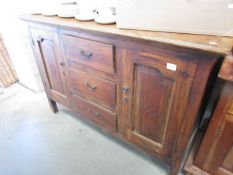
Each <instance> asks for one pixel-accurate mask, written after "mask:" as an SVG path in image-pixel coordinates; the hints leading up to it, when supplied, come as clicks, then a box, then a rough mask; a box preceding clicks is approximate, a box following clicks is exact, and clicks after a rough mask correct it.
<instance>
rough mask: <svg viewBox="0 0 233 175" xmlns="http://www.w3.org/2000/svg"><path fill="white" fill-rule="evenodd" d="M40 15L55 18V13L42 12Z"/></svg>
mask: <svg viewBox="0 0 233 175" xmlns="http://www.w3.org/2000/svg"><path fill="white" fill-rule="evenodd" d="M42 15H44V16H57V12H53V11H51V12H50V11H44V12H42Z"/></svg>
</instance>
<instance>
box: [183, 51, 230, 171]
mask: <svg viewBox="0 0 233 175" xmlns="http://www.w3.org/2000/svg"><path fill="white" fill-rule="evenodd" d="M219 78H221V79H223V80H224V81H225V82H224V87H223V91H222V93H221V96H220V99H219V101H218V103H217V106H216V108H215V111H214V113H213V116H212V118H211V121H210V123H209V126H208V129H207V131H206V133H205V134H204V138H203V139H202V141H201V142H200V144H198V143H197V145H196V146H194V148H193V150H192V152H191V154H190V156H189V159H188V161H187V163H186V166H185V170H186V172H188V174H192V175H204V174H205V175H233V56H232V52H231V53H230V54H229V55H228V56H227V57H226V58H225V60H224V63H223V65H222V68H221V70H220V73H219ZM196 142H198V140H197V141H196ZM199 145H200V146H199Z"/></svg>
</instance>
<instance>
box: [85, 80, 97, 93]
mask: <svg viewBox="0 0 233 175" xmlns="http://www.w3.org/2000/svg"><path fill="white" fill-rule="evenodd" d="M84 84H85V85H86V87H87V88H88V90H90V91H91V92H94V91H95V90H96V89H97V86H95V85H94V86H91V85H90V84H89V83H88V82H87V81H85V82H84Z"/></svg>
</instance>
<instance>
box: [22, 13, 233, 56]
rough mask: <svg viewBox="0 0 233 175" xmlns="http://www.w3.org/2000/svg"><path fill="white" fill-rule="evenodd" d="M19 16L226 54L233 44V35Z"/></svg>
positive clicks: (58, 24)
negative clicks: (146, 28) (196, 33)
mask: <svg viewBox="0 0 233 175" xmlns="http://www.w3.org/2000/svg"><path fill="white" fill-rule="evenodd" d="M19 18H21V19H23V20H27V21H35V22H39V23H44V24H50V25H56V26H61V27H70V28H77V29H84V30H88V31H96V32H104V33H109V34H114V35H120V36H127V37H132V38H140V39H145V40H150V41H157V42H161V43H167V44H172V45H177V46H182V47H187V48H193V49H199V50H204V51H208V52H215V53H220V54H224V55H225V54H228V52H229V51H230V50H231V48H232V46H233V37H221V36H212V35H194V34H182V33H169V32H152V31H142V30H126V29H119V28H117V27H116V25H100V24H96V23H95V22H80V21H77V20H75V19H74V18H70V19H64V18H59V17H45V16H42V15H21V16H19Z"/></svg>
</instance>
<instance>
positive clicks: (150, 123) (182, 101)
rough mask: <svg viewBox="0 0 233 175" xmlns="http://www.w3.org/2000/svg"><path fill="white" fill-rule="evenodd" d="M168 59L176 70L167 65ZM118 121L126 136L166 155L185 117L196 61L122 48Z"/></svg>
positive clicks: (142, 145) (147, 148)
mask: <svg viewBox="0 0 233 175" xmlns="http://www.w3.org/2000/svg"><path fill="white" fill-rule="evenodd" d="M167 63H170V64H172V65H173V66H175V67H176V70H169V69H167ZM121 67H122V69H121V71H122V73H121V75H122V77H121V78H122V84H121V88H122V107H121V114H122V115H121V116H126V117H125V118H124V119H122V120H123V121H121V125H122V127H123V128H124V129H123V130H124V131H123V134H124V135H125V137H126V138H127V139H128V140H130V141H132V142H134V143H136V144H138V145H139V146H140V147H142V148H144V149H146V150H148V151H151V152H154V153H155V154H157V155H160V156H161V157H165V156H166V155H168V154H169V152H170V151H171V149H172V145H173V143H174V141H175V136H176V131H177V128H178V127H179V125H180V124H181V121H182V118H183V117H184V112H185V108H186V105H187V101H188V97H189V91H190V88H191V85H192V80H193V76H194V74H195V70H196V65H195V64H194V63H190V62H189V63H188V62H187V61H184V60H176V62H174V60H172V59H168V58H164V57H160V56H157V55H152V54H148V53H138V52H135V51H129V50H123V51H122V60H121Z"/></svg>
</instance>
